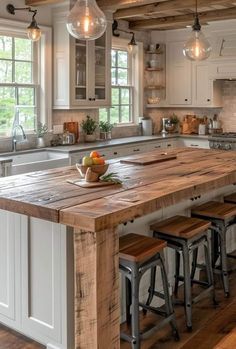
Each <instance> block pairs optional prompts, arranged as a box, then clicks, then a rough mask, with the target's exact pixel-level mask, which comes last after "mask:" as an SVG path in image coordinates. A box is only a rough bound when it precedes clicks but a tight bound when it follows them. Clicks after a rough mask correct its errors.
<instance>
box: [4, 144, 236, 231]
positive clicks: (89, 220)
mask: <svg viewBox="0 0 236 349" xmlns="http://www.w3.org/2000/svg"><path fill="white" fill-rule="evenodd" d="M160 153H161V151H158V150H157V151H155V152H151V153H146V155H145V156H146V157H149V156H153V155H157V156H158V154H160ZM168 153H170V155H171V154H173V155H177V159H176V160H172V161H167V162H164V163H158V164H151V165H147V166H144V167H143V166H133V165H131V164H120V162H119V160H114V161H113V162H112V163H111V164H110V166H109V172H117V173H118V174H119V176H120V178H121V180H122V181H123V185H122V186H109V187H105V188H89V189H88V188H80V187H78V186H75V185H73V184H70V183H67V180H76V179H78V172H77V170H76V168H75V166H71V167H64V168H62V169H53V170H47V171H40V172H35V173H29V174H23V175H17V176H12V177H5V178H1V179H0V208H2V209H7V210H10V211H13V212H17V213H21V214H26V215H29V216H32V217H36V218H42V219H46V220H50V221H53V222H60V223H62V224H66V225H69V226H74V227H78V228H81V229H85V230H88V231H99V230H104V229H107V228H111V227H114V226H116V225H118V224H119V223H122V222H125V221H128V220H130V219H134V218H136V217H141V216H143V215H145V214H148V213H151V212H154V211H157V210H158V209H161V208H164V207H167V206H171V205H174V204H176V203H178V202H180V201H183V200H188V199H190V198H193V197H196V196H198V195H201V194H203V193H206V192H207V191H210V190H214V189H218V188H220V187H223V186H226V185H229V184H233V183H236V158H235V157H234V156H233V153H232V152H224V151H218V150H206V149H201V150H199V149H186V148H182V149H181V148H180V149H174V150H172V151H169V152H168Z"/></svg>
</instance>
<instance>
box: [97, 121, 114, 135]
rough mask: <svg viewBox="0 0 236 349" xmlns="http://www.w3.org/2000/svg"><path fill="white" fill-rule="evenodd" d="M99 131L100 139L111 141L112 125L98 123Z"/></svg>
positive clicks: (106, 122)
mask: <svg viewBox="0 0 236 349" xmlns="http://www.w3.org/2000/svg"><path fill="white" fill-rule="evenodd" d="M99 129H100V139H111V130H112V129H113V125H112V124H110V122H109V121H100V122H99Z"/></svg>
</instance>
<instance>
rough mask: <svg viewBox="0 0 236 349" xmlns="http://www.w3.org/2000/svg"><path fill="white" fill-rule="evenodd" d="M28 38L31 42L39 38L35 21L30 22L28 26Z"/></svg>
mask: <svg viewBox="0 0 236 349" xmlns="http://www.w3.org/2000/svg"><path fill="white" fill-rule="evenodd" d="M27 35H28V38H29V39H30V40H32V41H38V40H39V39H40V38H41V30H40V28H39V27H38V25H37V22H36V20H35V19H33V20H32V22H31V23H30V25H29V26H28V28H27Z"/></svg>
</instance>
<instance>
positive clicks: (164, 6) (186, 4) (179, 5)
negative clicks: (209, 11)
mask: <svg viewBox="0 0 236 349" xmlns="http://www.w3.org/2000/svg"><path fill="white" fill-rule="evenodd" d="M225 2H226V0H208V1H207V6H212V5H220V4H225ZM195 6H196V0H185V1H183V0H168V1H165V2H155V3H152V4H149V5H142V6H135V7H132V8H127V9H120V10H117V11H116V12H115V13H114V19H129V18H132V17H139V16H141V17H142V16H150V15H155V14H157V13H158V14H160V13H168V12H171V11H176V10H177V11H179V10H185V9H188V10H190V9H191V10H194V9H195ZM202 6H204V7H206V0H198V8H200V7H202Z"/></svg>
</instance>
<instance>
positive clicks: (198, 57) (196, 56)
mask: <svg viewBox="0 0 236 349" xmlns="http://www.w3.org/2000/svg"><path fill="white" fill-rule="evenodd" d="M192 29H193V30H192V34H191V37H190V38H189V40H188V41H187V42H186V44H185V45H184V48H183V54H184V56H185V57H186V58H188V59H189V60H191V61H203V60H205V59H207V58H209V56H210V54H211V50H212V47H211V45H210V43H209V41H208V40H207V39H206V37H205V35H204V34H203V33H202V31H201V25H200V21H199V16H198V10H197V0H196V11H195V18H194V24H193V26H192Z"/></svg>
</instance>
